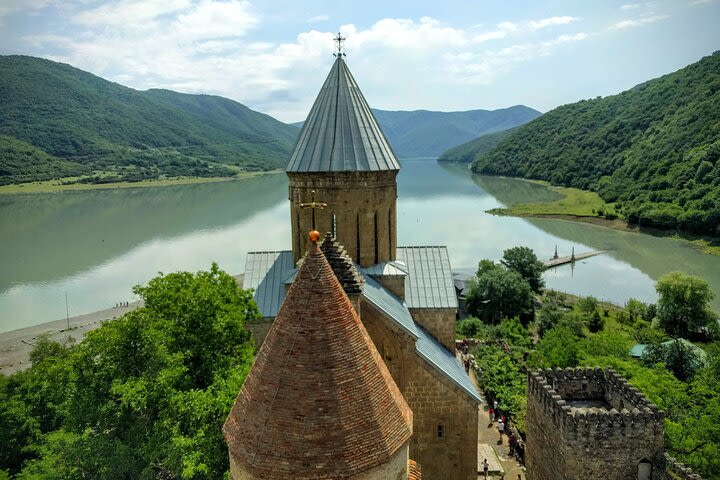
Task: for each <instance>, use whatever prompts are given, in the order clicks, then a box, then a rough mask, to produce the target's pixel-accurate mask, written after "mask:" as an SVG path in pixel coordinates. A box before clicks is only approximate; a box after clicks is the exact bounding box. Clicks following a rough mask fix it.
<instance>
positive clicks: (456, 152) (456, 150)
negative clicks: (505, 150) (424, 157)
mask: <svg viewBox="0 0 720 480" xmlns="http://www.w3.org/2000/svg"><path fill="white" fill-rule="evenodd" d="M518 128H519V127H514V128H509V129H507V130H502V131H500V132H495V133H486V134H485V135H481V136H479V137H478V138H476V139H475V140H470V141H469V142H467V143H463V144H462V145H458V146H457V147H453V148H451V149H450V150H447V151H446V152H444V153H443V154H442V155H440V157H438V162H451V163H471V162H473V161H475V160H477V159H478V158H479V157H480V156H481V155H483V154H484V153H487V152H489V151H490V150H492V149H493V148H495V147H497V146H498V144H499V143H500V142H502V141H503V140H505V139H506V138H508V137H509V136H510V135H511V134H512V133H513V132H515V130H517V129H518Z"/></svg>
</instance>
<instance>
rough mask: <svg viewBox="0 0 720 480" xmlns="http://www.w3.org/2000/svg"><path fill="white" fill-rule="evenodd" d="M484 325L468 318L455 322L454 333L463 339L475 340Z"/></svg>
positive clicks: (477, 320)
mask: <svg viewBox="0 0 720 480" xmlns="http://www.w3.org/2000/svg"><path fill="white" fill-rule="evenodd" d="M483 327H484V324H483V323H482V321H480V320H479V319H477V318H475V317H468V318H464V319H462V320H460V321H459V322H457V325H456V327H455V331H456V332H457V333H458V334H459V335H461V336H462V337H465V338H476V337H477V336H478V334H479V333H480V332H481V331H482V330H483Z"/></svg>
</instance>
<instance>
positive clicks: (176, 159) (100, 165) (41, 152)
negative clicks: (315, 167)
mask: <svg viewBox="0 0 720 480" xmlns="http://www.w3.org/2000/svg"><path fill="white" fill-rule="evenodd" d="M0 79H2V81H1V82H0V111H2V112H3V114H2V116H0V135H4V137H3V139H2V140H0V145H1V148H2V151H3V154H2V155H1V156H0V184H6V183H14V182H20V181H28V180H43V179H49V178H56V177H61V176H66V175H68V174H70V175H75V174H78V173H88V172H92V171H104V172H106V173H105V174H104V175H107V176H106V177H104V178H105V181H109V180H117V179H130V180H132V179H142V178H156V177H158V176H160V175H168V176H176V175H195V176H210V175H232V174H234V172H236V171H238V170H264V169H272V168H280V167H282V166H283V165H284V162H285V161H286V160H287V157H288V155H289V152H290V149H291V147H292V144H293V142H294V140H295V137H296V135H297V130H296V129H295V128H293V127H291V126H289V125H286V124H284V123H282V122H280V121H277V120H275V119H273V118H272V117H270V116H268V115H264V114H262V113H259V112H255V111H253V110H251V109H249V108H247V107H246V106H244V105H241V104H239V103H237V102H234V101H232V100H228V99H226V98H222V97H216V96H210V95H188V94H182V93H176V92H171V91H168V90H148V91H138V90H133V89H131V88H127V87H124V86H122V85H119V84H116V83H112V82H109V81H107V80H104V79H102V78H100V77H97V76H95V75H92V74H90V73H87V72H84V71H82V70H79V69H77V68H73V67H71V66H69V65H65V64H61V63H56V62H52V61H49V60H44V59H40V58H34V57H26V56H0ZM29 149H30V150H29ZM31 151H32V153H30V152H31ZM23 159H27V162H23ZM37 162H39V163H37Z"/></svg>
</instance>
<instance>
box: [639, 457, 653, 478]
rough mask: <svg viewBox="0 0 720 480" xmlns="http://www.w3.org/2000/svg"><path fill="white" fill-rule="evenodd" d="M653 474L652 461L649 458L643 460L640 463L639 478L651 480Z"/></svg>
mask: <svg viewBox="0 0 720 480" xmlns="http://www.w3.org/2000/svg"><path fill="white" fill-rule="evenodd" d="M651 476H652V463H650V461H648V460H641V461H640V463H638V477H637V478H638V480H650V477H651Z"/></svg>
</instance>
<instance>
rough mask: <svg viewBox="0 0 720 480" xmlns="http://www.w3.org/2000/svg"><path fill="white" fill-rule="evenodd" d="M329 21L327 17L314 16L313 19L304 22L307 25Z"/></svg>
mask: <svg viewBox="0 0 720 480" xmlns="http://www.w3.org/2000/svg"><path fill="white" fill-rule="evenodd" d="M328 20H330V16H329V15H315V16H314V17H310V18H308V19H307V20H306V22H307V23H318V22H327V21H328Z"/></svg>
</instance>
